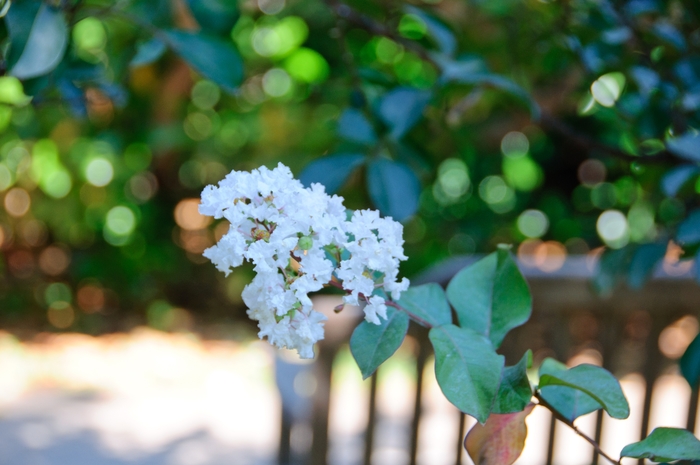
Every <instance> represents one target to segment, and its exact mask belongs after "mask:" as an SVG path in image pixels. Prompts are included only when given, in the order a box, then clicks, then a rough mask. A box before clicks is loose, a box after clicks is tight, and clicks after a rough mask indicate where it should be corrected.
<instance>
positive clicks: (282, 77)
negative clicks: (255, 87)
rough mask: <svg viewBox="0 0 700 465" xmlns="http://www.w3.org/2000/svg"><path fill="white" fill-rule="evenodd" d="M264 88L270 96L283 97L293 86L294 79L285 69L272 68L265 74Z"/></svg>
mask: <svg viewBox="0 0 700 465" xmlns="http://www.w3.org/2000/svg"><path fill="white" fill-rule="evenodd" d="M262 86H263V90H264V91H265V93H266V94H267V95H269V96H270V97H282V96H283V95H286V94H287V93H288V92H289V91H290V90H291V88H292V79H291V78H290V77H289V74H287V72H286V71H285V70H283V69H280V68H272V69H270V70H268V71H267V72H266V73H265V75H264V76H263V80H262Z"/></svg>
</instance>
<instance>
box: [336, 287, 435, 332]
mask: <svg viewBox="0 0 700 465" xmlns="http://www.w3.org/2000/svg"><path fill="white" fill-rule="evenodd" d="M328 284H329V285H331V286H333V287H336V288H338V289H341V290H343V291H346V290H345V288H344V287H343V284H342V283H341V282H340V281H335V280H331V281H330V282H329V283H328ZM346 292H347V291H346ZM360 298H361V299H362V300H364V301H365V302H369V297H367V296H365V295H364V294H360ZM385 304H386V305H387V306H389V307H394V308H395V309H397V310H400V311H402V312H404V313H405V314H406V315H408V317H409V318H410V319H412V320H413V321H415V322H416V323H418V324H419V325H421V326H425V327H426V328H428V329H431V328H432V327H433V325H431V324H430V323H429V322H428V321H426V320H424V319H423V318H421V317H419V316H418V315H416V314H415V313H412V312H410V311H408V310H406V309H405V308H404V307H402V306H401V305H399V304H397V303H396V302H394V301H393V300H387V301H386V302H385Z"/></svg>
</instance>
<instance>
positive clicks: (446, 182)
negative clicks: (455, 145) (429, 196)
mask: <svg viewBox="0 0 700 465" xmlns="http://www.w3.org/2000/svg"><path fill="white" fill-rule="evenodd" d="M438 182H439V183H440V188H441V189H442V192H444V194H445V195H446V196H447V197H450V198H451V199H453V200H456V199H458V198H460V197H461V196H463V195H464V194H466V193H467V191H468V190H469V186H470V185H471V181H470V179H469V171H468V169H467V164H466V163H464V162H463V161H462V160H459V159H457V158H448V159H447V160H444V161H443V162H442V163H441V164H440V166H439V167H438Z"/></svg>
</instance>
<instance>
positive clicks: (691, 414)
mask: <svg viewBox="0 0 700 465" xmlns="http://www.w3.org/2000/svg"><path fill="white" fill-rule="evenodd" d="M699 396H700V389H698V386H695V387H694V388H693V392H691V393H690V404H689V407H688V422H687V423H686V428H688V431H690V432H692V433H695V424H696V422H697V415H698V400H699V399H698V397H699Z"/></svg>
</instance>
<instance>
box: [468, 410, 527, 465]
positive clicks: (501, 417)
mask: <svg viewBox="0 0 700 465" xmlns="http://www.w3.org/2000/svg"><path fill="white" fill-rule="evenodd" d="M533 408H535V404H529V405H527V406H525V407H524V409H523V410H522V411H519V412H517V413H507V414H491V415H490V416H489V418H488V420H486V423H485V424H483V425H481V424H479V423H477V424H476V425H474V427H473V428H472V429H471V430H469V433H468V434H467V437H466V438H465V439H464V448H465V449H467V452H468V453H469V457H471V459H472V460H473V461H474V463H476V464H478V465H511V464H512V463H514V462H515V461H516V460H517V459H518V457H520V454H521V453H522V452H523V449H524V448H525V438H526V437H527V425H526V424H525V419H526V418H527V416H528V415H529V414H530V412H532V409H533Z"/></svg>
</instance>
